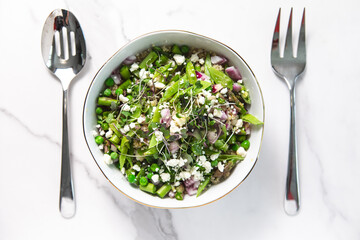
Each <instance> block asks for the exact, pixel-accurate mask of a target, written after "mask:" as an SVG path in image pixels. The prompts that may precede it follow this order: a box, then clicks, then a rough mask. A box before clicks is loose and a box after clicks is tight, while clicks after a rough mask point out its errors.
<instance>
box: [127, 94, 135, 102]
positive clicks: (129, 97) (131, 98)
mask: <svg viewBox="0 0 360 240" xmlns="http://www.w3.org/2000/svg"><path fill="white" fill-rule="evenodd" d="M126 97H127V98H128V99H129V101H131V100H133V98H134V97H133V96H131V95H127V96H126Z"/></svg>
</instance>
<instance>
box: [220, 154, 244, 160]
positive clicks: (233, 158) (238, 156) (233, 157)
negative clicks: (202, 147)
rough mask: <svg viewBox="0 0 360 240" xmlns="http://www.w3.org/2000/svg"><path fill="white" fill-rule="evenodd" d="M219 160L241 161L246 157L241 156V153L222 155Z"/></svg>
mask: <svg viewBox="0 0 360 240" xmlns="http://www.w3.org/2000/svg"><path fill="white" fill-rule="evenodd" d="M217 160H219V161H229V160H237V161H241V160H244V157H242V156H240V155H224V154H222V155H220V156H219V157H218V159H217Z"/></svg>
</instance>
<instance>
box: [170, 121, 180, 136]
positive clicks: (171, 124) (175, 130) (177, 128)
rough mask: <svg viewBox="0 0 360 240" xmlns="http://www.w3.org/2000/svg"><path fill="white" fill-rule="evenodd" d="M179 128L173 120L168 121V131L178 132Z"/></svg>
mask: <svg viewBox="0 0 360 240" xmlns="http://www.w3.org/2000/svg"><path fill="white" fill-rule="evenodd" d="M180 130H181V128H179V127H178V126H177V125H176V123H175V121H172V120H171V121H170V133H178V132H180Z"/></svg>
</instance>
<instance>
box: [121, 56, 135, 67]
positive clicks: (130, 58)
mask: <svg viewBox="0 0 360 240" xmlns="http://www.w3.org/2000/svg"><path fill="white" fill-rule="evenodd" d="M135 60H136V56H135V55H131V56H128V57H127V58H126V59H125V60H124V61H123V64H125V65H130V64H133V63H134V62H135Z"/></svg>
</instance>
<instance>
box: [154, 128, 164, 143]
mask: <svg viewBox="0 0 360 240" xmlns="http://www.w3.org/2000/svg"><path fill="white" fill-rule="evenodd" d="M154 134H155V137H156V141H158V142H160V141H162V140H163V137H164V134H163V133H162V132H160V131H157V130H156V131H155V133H154Z"/></svg>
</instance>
